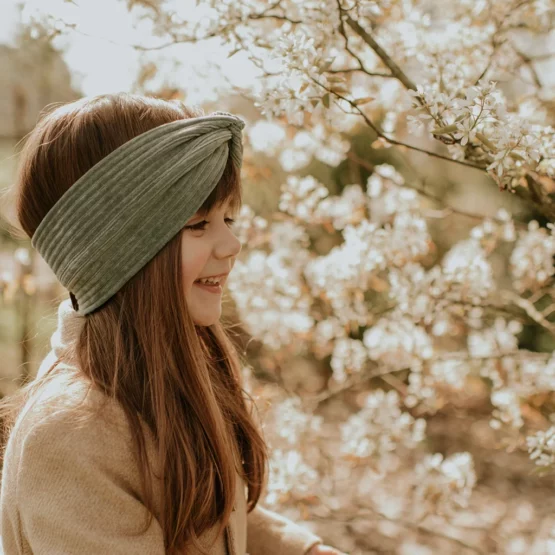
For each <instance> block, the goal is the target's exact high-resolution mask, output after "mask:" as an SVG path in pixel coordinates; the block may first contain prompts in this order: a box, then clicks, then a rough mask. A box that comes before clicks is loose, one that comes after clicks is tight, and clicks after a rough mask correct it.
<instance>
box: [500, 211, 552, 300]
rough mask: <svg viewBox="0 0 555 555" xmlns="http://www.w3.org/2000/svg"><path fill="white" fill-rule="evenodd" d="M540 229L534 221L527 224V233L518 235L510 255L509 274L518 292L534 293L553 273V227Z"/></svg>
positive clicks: (548, 226) (549, 225) (548, 225)
mask: <svg viewBox="0 0 555 555" xmlns="http://www.w3.org/2000/svg"><path fill="white" fill-rule="evenodd" d="M547 228H548V229H545V228H543V227H540V226H539V224H538V222H537V221H536V220H532V221H531V222H529V223H528V229H527V231H524V232H521V233H519V237H518V240H517V242H516V244H515V248H514V250H513V252H512V254H511V260H510V262H511V274H512V277H513V280H514V286H515V289H516V290H517V291H519V292H524V291H535V290H536V289H538V288H540V287H542V286H543V285H545V283H546V282H547V281H548V280H549V279H551V277H552V276H553V274H554V273H555V267H554V266H553V256H555V234H554V230H555V226H554V225H553V224H547Z"/></svg>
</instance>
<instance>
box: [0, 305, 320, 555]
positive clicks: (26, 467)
mask: <svg viewBox="0 0 555 555" xmlns="http://www.w3.org/2000/svg"><path fill="white" fill-rule="evenodd" d="M82 318H84V317H82V316H77V315H76V313H75V311H73V309H72V308H71V304H70V302H69V301H64V302H62V303H61V305H60V307H59V309H58V328H57V330H56V331H55V333H54V334H53V336H52V339H51V345H52V350H51V351H50V353H49V354H48V355H47V357H46V358H45V359H44V360H43V363H42V364H41V367H40V369H39V375H41V374H42V373H44V372H45V370H46V369H47V368H48V367H49V366H50V365H51V364H52V363H53V362H54V361H55V360H56V358H57V357H58V355H59V353H60V352H61V350H63V349H68V348H69V350H70V351H71V341H72V340H73V339H74V338H75V337H76V334H77V333H78V330H79V326H80V325H81V324H82V320H81V319H82ZM71 362H72V361H71V360H70V361H69V363H68V364H64V365H62V368H63V372H61V373H60V375H59V376H58V377H57V378H56V381H55V382H53V383H52V384H51V385H50V386H49V387H48V388H46V387H45V388H43V391H41V394H40V397H39V398H38V400H37V401H36V402H35V403H34V404H33V406H32V408H31V410H29V411H23V412H22V414H21V415H20V417H19V418H18V420H17V422H16V424H15V427H14V429H13V430H12V433H11V434H10V437H9V439H8V443H7V447H6V453H5V459H4V466H3V468H2V482H1V491H0V511H1V517H0V523H1V536H2V547H3V550H4V555H16V554H18V555H31V554H38V555H62V554H68V555H73V554H75V555H82V554H99V555H100V554H110V555H132V554H137V555H139V554H145V555H163V554H164V553H165V549H164V542H163V536H162V529H161V527H160V524H159V521H158V517H159V514H160V507H159V506H158V505H157V506H156V507H155V511H154V516H155V518H154V519H153V521H152V524H151V526H150V528H149V529H148V530H147V532H146V533H143V534H138V532H139V530H140V529H141V527H143V524H144V522H145V520H144V519H145V514H146V509H145V507H144V505H143V502H142V499H141V488H140V476H139V472H138V468H137V466H136V464H135V461H134V459H133V452H132V448H133V444H132V441H131V435H130V433H129V430H128V428H127V421H126V419H125V415H124V412H123V409H122V408H121V407H120V406H119V405H118V404H116V403H115V402H114V401H112V400H109V399H108V398H107V397H106V396H104V395H103V394H102V393H101V392H99V391H95V390H93V389H90V388H88V387H87V384H86V382H85V380H83V379H78V380H77V381H76V383H70V382H69V377H70V376H78V375H79V374H78V370H77V368H76V366H75V365H73V364H71ZM98 403H107V404H106V405H105V408H104V409H103V411H102V415H103V418H101V419H99V418H95V419H90V420H86V421H85V422H80V423H79V424H77V422H76V420H75V416H74V413H72V409H74V408H75V407H76V406H77V405H79V411H80V413H83V412H86V411H88V410H89V409H92V410H94V409H95V408H96V407H98ZM144 429H145V432H146V438H147V453H148V456H149V460H150V461H151V463H152V464H154V460H155V458H154V442H153V438H152V436H151V433H150V431H149V430H148V428H147V427H146V426H144ZM155 472H156V468H155ZM237 479H238V480H239V487H237V488H236V491H237V493H236V499H235V506H234V510H233V513H232V516H231V519H230V521H229V523H228V525H227V526H226V528H225V535H224V536H223V537H219V538H218V540H217V541H216V543H215V545H214V547H213V548H212V550H211V551H210V553H211V555H305V554H306V553H307V552H308V551H309V550H310V548H311V547H312V546H313V545H315V544H317V543H322V539H321V538H320V537H318V536H316V535H314V534H313V533H311V532H310V531H309V530H308V529H306V528H304V527H303V526H300V525H297V524H295V523H294V522H292V521H291V520H289V519H287V518H285V517H283V516H281V515H279V514H277V513H275V512H273V511H270V510H267V509H265V508H263V507H262V506H261V505H260V503H259V504H258V505H257V507H256V508H255V509H254V510H253V511H251V512H250V513H248V514H247V512H246V493H247V491H246V486H245V483H244V482H243V480H242V479H241V476H240V475H239V474H237ZM159 488H160V484H159V483H158V482H156V481H155V482H154V494H155V499H157V497H158V492H159ZM156 503H158V501H156ZM216 532H217V526H215V527H213V528H211V529H210V530H207V531H206V532H205V533H204V534H203V536H202V537H201V541H202V543H203V544H204V546H206V547H207V546H208V545H209V544H210V542H211V541H212V540H213V539H214V537H215V534H216ZM198 553H199V552H198V551H197V550H196V549H193V548H192V547H191V548H190V549H186V550H185V552H184V555H197V554H198Z"/></svg>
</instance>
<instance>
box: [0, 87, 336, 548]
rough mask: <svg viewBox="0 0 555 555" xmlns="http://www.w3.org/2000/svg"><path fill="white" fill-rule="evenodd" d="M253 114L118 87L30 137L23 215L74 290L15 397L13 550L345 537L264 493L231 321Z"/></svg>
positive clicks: (9, 508) (6, 507) (4, 496)
mask: <svg viewBox="0 0 555 555" xmlns="http://www.w3.org/2000/svg"><path fill="white" fill-rule="evenodd" d="M243 127H244V122H243V121H242V120H241V119H240V118H238V117H236V116H234V115H231V114H228V113H224V112H215V113H213V114H209V115H204V114H203V113H202V112H201V111H198V110H192V109H190V108H187V107H185V106H183V105H182V104H181V103H179V102H168V101H163V100H160V99H154V98H147V97H141V96H137V95H130V94H117V95H102V96H97V97H94V98H85V99H82V100H79V101H77V102H73V103H71V104H67V105H63V106H60V107H58V108H57V109H55V110H54V111H52V112H50V113H48V114H46V115H44V117H42V119H41V120H40V121H39V123H38V124H37V126H36V128H35V129H34V130H33V131H32V133H31V134H30V136H29V137H28V140H27V141H26V144H25V147H24V149H23V152H22V154H21V159H20V167H19V174H18V178H17V185H16V186H17V189H16V192H17V205H16V208H17V216H18V220H19V223H20V225H21V227H22V229H23V230H24V232H25V233H26V234H27V235H28V236H29V237H31V238H32V241H31V242H32V245H33V247H35V248H36V249H37V250H38V252H39V253H40V254H41V256H42V257H43V258H44V260H45V261H46V262H47V264H48V265H49V266H50V267H51V268H52V270H53V272H54V274H55V275H56V276H57V278H58V279H59V281H60V282H61V284H62V285H63V286H64V287H66V288H67V289H68V290H69V291H70V299H71V302H70V301H69V299H68V300H67V301H65V302H62V303H61V305H60V306H59V309H58V329H57V330H56V332H55V334H54V335H53V337H52V340H51V343H52V347H53V350H52V352H51V353H50V354H49V355H48V356H47V358H46V359H44V361H43V364H42V365H41V369H40V371H39V374H38V376H37V378H36V379H35V380H34V381H32V382H30V383H29V384H27V385H25V386H24V387H22V388H21V389H20V390H19V391H18V392H17V393H16V394H14V395H12V396H10V397H9V398H7V399H4V400H2V403H1V406H0V409H1V416H2V419H3V425H4V440H5V445H4V446H3V447H4V449H3V467H2V483H1V499H0V501H1V510H2V515H1V525H2V530H1V535H2V545H3V548H4V554H5V555H14V554H32V553H38V554H40V555H54V554H56V555H60V554H76V555H77V554H79V555H82V554H112V555H130V554H145V555H162V554H164V553H181V554H186V555H191V554H197V553H198V554H200V553H203V554H208V555H216V554H217V555H223V554H226V553H227V554H230V555H245V554H246V553H247V552H248V553H249V554H250V555H304V554H308V553H310V554H311V555H312V554H316V553H338V552H336V551H335V550H333V549H332V548H328V547H325V546H323V545H322V543H323V542H322V540H321V538H319V537H318V536H316V535H314V534H312V533H310V532H309V531H308V530H307V529H306V528H303V527H301V526H298V525H296V524H295V523H293V522H291V521H290V520H288V519H286V518H284V517H282V516H280V515H278V514H276V513H274V512H271V511H269V510H266V509H264V508H262V507H261V506H260V505H259V504H257V503H258V501H259V498H260V496H261V494H262V490H263V487H264V483H265V480H266V478H267V476H266V474H267V473H266V464H267V451H266V445H265V443H264V440H263V437H262V436H261V433H260V431H259V429H258V427H257V424H256V421H255V418H254V416H253V412H252V410H251V409H252V407H253V406H254V405H253V403H252V402H251V401H252V400H251V399H250V398H249V399H247V397H248V395H244V390H243V389H242V387H241V380H240V377H241V372H240V367H241V364H240V359H239V356H238V354H237V352H236V350H235V349H234V346H233V344H232V342H231V340H230V338H229V336H228V333H227V332H226V330H225V328H224V327H223V326H222V324H221V323H220V321H219V318H220V314H221V293H222V286H223V285H224V284H225V281H226V278H227V275H228V274H229V272H230V271H231V270H232V268H233V265H234V262H235V258H236V256H237V255H238V254H239V251H240V249H241V246H240V243H239V241H238V240H237V238H236V237H235V235H234V234H233V232H232V230H231V229H230V224H231V223H232V222H233V219H232V217H233V215H234V214H235V213H236V212H237V209H238V208H239V207H240V205H241V185H240V178H239V171H240V167H241V161H242V142H241V140H242V139H241V133H242V129H243ZM208 278H211V280H209V281H207V279H208ZM248 401H249V402H251V404H250V405H249V404H248Z"/></svg>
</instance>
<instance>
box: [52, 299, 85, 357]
mask: <svg viewBox="0 0 555 555" xmlns="http://www.w3.org/2000/svg"><path fill="white" fill-rule="evenodd" d="M84 324H85V316H84V315H82V314H79V313H78V312H76V311H75V310H74V309H73V306H72V304H71V300H70V299H66V300H65V301H62V302H61V303H60V305H59V306H58V325H57V328H56V330H55V331H54V333H53V334H52V337H51V338H50V346H51V348H52V354H53V356H54V357H56V358H59V357H60V356H61V355H62V354H63V355H64V362H66V363H67V364H69V365H74V364H75V362H76V354H75V345H76V343H77V339H78V338H79V334H80V333H81V329H82V327H83V325H84Z"/></svg>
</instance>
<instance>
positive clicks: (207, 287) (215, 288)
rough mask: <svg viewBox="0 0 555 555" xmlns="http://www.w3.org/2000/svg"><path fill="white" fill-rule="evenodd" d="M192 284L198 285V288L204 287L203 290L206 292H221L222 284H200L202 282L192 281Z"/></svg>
mask: <svg viewBox="0 0 555 555" xmlns="http://www.w3.org/2000/svg"><path fill="white" fill-rule="evenodd" d="M193 285H196V286H197V287H200V289H204V291H208V293H216V294H218V293H221V292H222V286H221V284H220V285H202V283H198V282H196V281H195V282H194V283H193Z"/></svg>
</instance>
